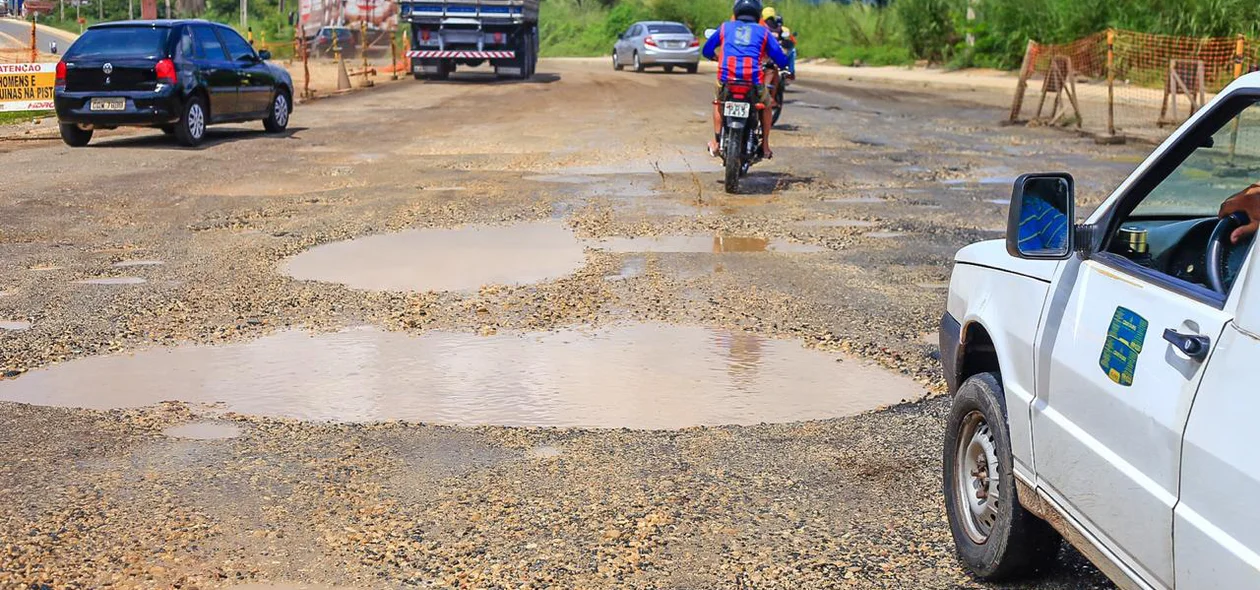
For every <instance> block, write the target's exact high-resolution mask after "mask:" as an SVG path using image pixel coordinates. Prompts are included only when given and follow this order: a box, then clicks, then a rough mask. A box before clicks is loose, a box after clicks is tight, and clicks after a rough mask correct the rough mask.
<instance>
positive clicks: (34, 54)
mask: <svg viewBox="0 0 1260 590" xmlns="http://www.w3.org/2000/svg"><path fill="white" fill-rule="evenodd" d="M36 14H37V13H36V12H35V11H33V10H32V11H31V63H35V62H37V61H39V47H38V46H36V45H35V15H36Z"/></svg>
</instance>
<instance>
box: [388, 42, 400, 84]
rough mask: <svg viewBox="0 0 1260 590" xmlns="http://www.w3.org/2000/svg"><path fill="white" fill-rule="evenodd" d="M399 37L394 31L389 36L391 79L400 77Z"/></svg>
mask: <svg viewBox="0 0 1260 590" xmlns="http://www.w3.org/2000/svg"><path fill="white" fill-rule="evenodd" d="M397 46H398V38H397V37H395V36H394V35H393V34H392V33H391V34H390V36H389V72H390V74H389V79H390V80H397V79H398V47H397Z"/></svg>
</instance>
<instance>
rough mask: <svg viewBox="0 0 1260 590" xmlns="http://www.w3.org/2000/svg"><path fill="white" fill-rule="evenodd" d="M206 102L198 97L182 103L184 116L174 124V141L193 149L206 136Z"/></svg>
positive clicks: (207, 120) (207, 118) (207, 119)
mask: <svg viewBox="0 0 1260 590" xmlns="http://www.w3.org/2000/svg"><path fill="white" fill-rule="evenodd" d="M207 115H208V112H207V110H206V101H205V99H203V98H201V97H200V96H193V97H191V98H189V99H188V102H186V103H184V114H183V115H181V116H180V118H179V123H176V124H175V139H177V140H179V143H180V144H181V145H185V146H188V147H194V146H196V145H198V144H200V143H201V140H202V139H204V138H205V136H206V124H207V123H208V122H209V117H208V116H207Z"/></svg>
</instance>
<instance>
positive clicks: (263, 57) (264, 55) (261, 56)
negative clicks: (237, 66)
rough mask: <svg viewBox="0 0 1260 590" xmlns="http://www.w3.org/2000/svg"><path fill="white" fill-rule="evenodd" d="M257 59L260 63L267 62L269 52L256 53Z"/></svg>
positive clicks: (269, 57)
mask: <svg viewBox="0 0 1260 590" xmlns="http://www.w3.org/2000/svg"><path fill="white" fill-rule="evenodd" d="M258 59H260V60H262V61H267V60H269V59H271V52H270V51H267V50H266V49H264V50H262V51H259V52H258Z"/></svg>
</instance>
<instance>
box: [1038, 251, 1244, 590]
mask: <svg viewBox="0 0 1260 590" xmlns="http://www.w3.org/2000/svg"><path fill="white" fill-rule="evenodd" d="M1118 267H1119V265H1113V264H1112V263H1111V261H1110V260H1108V259H1107V258H1106V257H1105V255H1097V254H1096V255H1095V256H1094V257H1092V258H1091V259H1090V260H1085V261H1080V260H1070V261H1068V263H1067V264H1065V265H1064V271H1063V274H1062V275H1061V276H1060V278H1059V280H1058V281H1057V283H1056V285H1055V286H1054V287H1053V288H1054V289H1055V302H1054V303H1052V304H1051V306H1050V313H1051V314H1052V316H1053V314H1061V318H1062V319H1058V320H1056V319H1054V318H1053V317H1051V318H1049V319H1048V321H1047V322H1046V325H1047V326H1051V325H1053V327H1050V328H1047V333H1046V334H1045V338H1044V339H1043V341H1042V342H1043V346H1048V347H1049V350H1050V354H1049V362H1048V364H1043V365H1042V366H1041V369H1040V372H1039V381H1042V382H1044V383H1045V387H1038V390H1037V400H1036V401H1035V402H1034V403H1033V413H1032V424H1033V461H1034V465H1035V468H1036V471H1037V479H1038V485H1039V486H1040V487H1042V488H1043V489H1044V490H1046V491H1047V492H1049V493H1050V494H1051V496H1053V497H1054V498H1055V500H1057V501H1058V503H1059V504H1060V505H1061V506H1063V507H1065V508H1066V509H1067V511H1068V513H1069V514H1070V515H1071V516H1073V517H1074V518H1075V519H1076V520H1077V521H1078V522H1079V523H1081V524H1083V525H1084V526H1085V528H1086V529H1088V530H1089V531H1090V532H1091V533H1093V535H1094V536H1095V538H1097V539H1099V540H1101V541H1102V543H1103V544H1104V545H1105V546H1106V547H1107V548H1108V549H1109V550H1110V551H1111V552H1112V553H1114V554H1116V555H1117V556H1119V557H1120V558H1121V559H1123V560H1125V561H1126V564H1127V565H1128V566H1129V567H1130V568H1131V569H1133V570H1135V571H1136V572H1137V573H1138V574H1139V576H1140V577H1142V578H1143V579H1145V580H1147V581H1148V582H1150V583H1152V584H1154V585H1156V586H1162V587H1166V588H1171V587H1172V586H1173V566H1172V564H1173V545H1172V539H1173V535H1172V534H1173V522H1172V520H1173V508H1174V506H1176V503H1177V484H1178V477H1179V474H1180V469H1181V465H1180V462H1181V437H1182V433H1183V432H1184V428H1185V425H1186V419H1187V417H1188V416H1189V413H1190V403H1191V401H1193V399H1194V394H1195V391H1196V390H1197V389H1198V386H1199V380H1200V378H1201V377H1202V374H1203V371H1202V367H1203V364H1202V362H1201V361H1198V360H1194V359H1190V358H1188V357H1186V356H1184V355H1182V354H1181V353H1179V352H1177V351H1176V350H1174V349H1173V347H1172V345H1171V344H1170V343H1168V342H1165V341H1164V339H1163V332H1164V330H1165V329H1172V330H1175V331H1177V332H1179V333H1183V334H1187V335H1204V336H1207V337H1208V338H1210V339H1211V340H1212V342H1213V343H1215V342H1216V340H1217V338H1218V337H1219V336H1220V334H1221V329H1222V327H1223V326H1224V325H1225V322H1227V321H1228V320H1229V316H1228V315H1227V314H1226V313H1225V312H1223V311H1222V310H1220V309H1217V308H1216V307H1214V306H1212V305H1209V304H1206V303H1202V302H1199V301H1196V300H1194V299H1192V298H1190V297H1187V296H1185V295H1182V294H1180V293H1176V292H1173V291H1170V290H1167V289H1164V288H1161V287H1160V286H1158V285H1155V284H1152V283H1149V282H1147V281H1146V280H1144V279H1143V278H1141V277H1137V276H1134V275H1131V274H1129V273H1127V272H1125V270H1122V269H1121V268H1118ZM1042 358H1044V355H1043V356H1042ZM1039 385H1040V384H1039Z"/></svg>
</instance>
